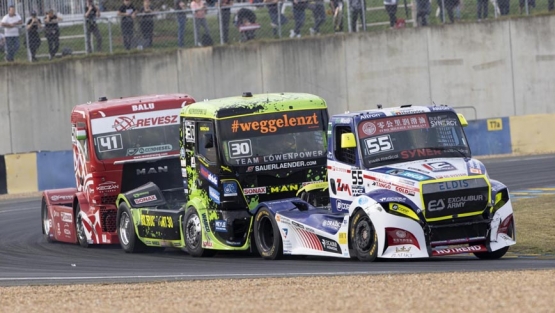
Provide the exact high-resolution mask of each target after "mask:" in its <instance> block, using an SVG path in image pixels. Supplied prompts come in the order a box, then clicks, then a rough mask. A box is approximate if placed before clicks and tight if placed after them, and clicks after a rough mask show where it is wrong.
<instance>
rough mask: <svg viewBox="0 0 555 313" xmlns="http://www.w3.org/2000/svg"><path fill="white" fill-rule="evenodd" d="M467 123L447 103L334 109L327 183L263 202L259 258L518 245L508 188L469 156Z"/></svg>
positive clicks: (495, 250)
mask: <svg viewBox="0 0 555 313" xmlns="http://www.w3.org/2000/svg"><path fill="white" fill-rule="evenodd" d="M467 124H468V123H467V121H466V119H465V118H464V116H462V115H461V114H457V113H456V112H455V111H454V110H453V109H452V108H450V107H447V106H412V105H404V106H400V107H393V108H378V109H376V110H366V111H360V112H346V113H344V114H337V115H334V116H332V117H331V119H330V125H329V127H328V144H327V150H328V152H327V155H326V156H327V170H328V173H327V183H325V184H324V183H319V184H314V185H309V186H306V187H305V188H304V189H303V190H301V191H300V194H299V195H300V197H301V200H304V201H299V200H288V201H287V203H283V201H282V202H276V201H267V202H265V203H261V204H260V206H261V208H259V211H258V212H266V214H265V215H260V216H257V218H256V221H258V218H259V217H260V219H261V220H264V223H261V224H265V225H267V226H268V227H266V229H265V230H264V231H262V232H259V233H258V234H256V235H255V239H256V241H257V245H258V248H259V250H262V252H261V253H262V255H263V257H265V258H268V259H275V258H278V257H279V256H280V253H278V252H279V251H281V252H282V253H283V254H291V255H295V254H297V255H319V256H332V257H356V258H358V259H359V260H362V261H373V260H375V259H377V258H423V257H431V256H442V255H450V254H461V253H473V254H474V255H475V256H476V257H478V258H481V259H496V258H500V257H502V256H503V255H505V253H506V252H507V251H508V249H509V247H510V246H511V245H514V244H515V243H516V239H515V238H516V232H515V226H514V220H513V209H512V204H511V200H510V198H509V192H508V189H507V187H506V186H505V185H503V184H502V183H501V182H499V181H496V180H494V179H491V178H490V177H489V175H488V173H487V171H486V168H485V166H484V165H483V164H482V163H481V162H480V161H479V160H476V159H474V158H472V155H471V151H470V146H469V144H468V141H467V139H466V136H465V133H464V130H463V127H464V126H466V125H467ZM322 193H327V196H328V197H325V196H322ZM327 199H329V203H325V202H326V200H327ZM255 228H256V226H255ZM272 235H273V236H272ZM306 238H309V239H311V240H310V241H308V242H307V240H306Z"/></svg>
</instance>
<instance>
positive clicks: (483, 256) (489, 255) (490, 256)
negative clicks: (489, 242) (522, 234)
mask: <svg viewBox="0 0 555 313" xmlns="http://www.w3.org/2000/svg"><path fill="white" fill-rule="evenodd" d="M514 223H515V222H514V220H513V221H512V222H511V224H510V225H509V229H508V231H507V233H508V235H509V237H511V238H512V239H515V228H514V226H515V224H514ZM507 251H509V247H504V248H501V249H499V250H495V251H492V252H475V253H474V255H475V256H476V257H477V258H478V259H480V260H497V259H500V258H502V257H503V256H504V255H505V254H506V253H507Z"/></svg>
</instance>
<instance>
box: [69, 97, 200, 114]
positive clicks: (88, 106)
mask: <svg viewBox="0 0 555 313" xmlns="http://www.w3.org/2000/svg"><path fill="white" fill-rule="evenodd" d="M102 98H104V97H101V98H100V99H99V100H98V101H96V102H89V103H85V104H79V105H76V106H75V107H74V108H73V110H74V111H76V110H79V111H85V112H94V111H100V110H106V109H108V108H109V110H116V111H117V110H119V109H125V108H128V107H129V106H130V105H133V104H139V103H152V102H154V103H156V102H164V101H172V100H181V101H186V100H189V101H188V102H190V101H191V100H192V101H194V99H193V98H192V97H191V96H190V95H188V94H184V93H174V94H162V95H143V96H136V97H127V98H116V99H107V100H102ZM104 99H105V98H104Z"/></svg>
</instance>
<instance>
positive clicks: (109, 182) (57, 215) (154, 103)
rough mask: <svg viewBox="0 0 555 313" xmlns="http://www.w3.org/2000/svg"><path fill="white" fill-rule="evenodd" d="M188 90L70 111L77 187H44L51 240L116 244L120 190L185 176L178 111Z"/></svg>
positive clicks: (45, 227) (185, 101)
mask: <svg viewBox="0 0 555 313" xmlns="http://www.w3.org/2000/svg"><path fill="white" fill-rule="evenodd" d="M194 102H195V100H194V99H193V98H192V97H191V96H189V95H187V94H169V95H148V96H140V97H129V98H120V99H111V100H108V99H106V98H105V97H102V98H100V99H99V100H98V101H97V102H94V103H91V102H89V103H87V104H80V105H77V106H75V107H74V108H73V111H72V112H71V129H72V134H71V139H72V146H73V160H74V161H73V168H74V171H75V181H76V188H64V189H53V190H45V191H44V192H43V196H42V205H41V220H42V232H43V234H44V235H45V236H46V239H47V241H61V242H69V243H79V244H80V245H81V246H83V247H88V246H89V245H91V244H117V243H119V239H118V235H117V232H116V214H117V207H116V205H115V201H116V198H117V196H118V194H120V193H122V192H126V191H128V190H131V189H134V188H136V187H138V186H141V185H143V184H145V183H148V182H153V183H155V184H157V185H162V186H164V184H166V183H167V182H169V181H172V179H173V177H172V175H176V176H177V177H176V178H177V179H178V180H179V179H181V174H180V173H181V171H180V162H179V151H180V150H179V112H180V111H181V108H182V107H184V106H186V105H188V104H191V103H194Z"/></svg>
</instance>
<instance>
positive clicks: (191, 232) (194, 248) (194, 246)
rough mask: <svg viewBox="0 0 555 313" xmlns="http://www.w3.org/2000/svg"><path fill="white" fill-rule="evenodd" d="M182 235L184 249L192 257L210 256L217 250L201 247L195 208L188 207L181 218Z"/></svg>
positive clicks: (200, 230) (200, 232) (198, 220)
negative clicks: (183, 237)
mask: <svg viewBox="0 0 555 313" xmlns="http://www.w3.org/2000/svg"><path fill="white" fill-rule="evenodd" d="M183 236H185V251H187V253H189V255H191V256H193V257H211V256H214V255H215V254H216V253H217V250H213V249H204V248H203V247H202V225H201V223H200V216H199V215H198V212H197V209H195V208H194V207H190V208H189V209H188V210H187V213H185V217H184V218H183Z"/></svg>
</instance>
